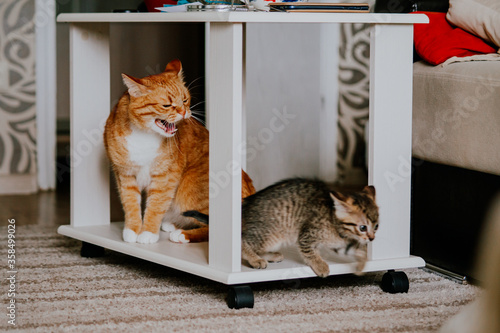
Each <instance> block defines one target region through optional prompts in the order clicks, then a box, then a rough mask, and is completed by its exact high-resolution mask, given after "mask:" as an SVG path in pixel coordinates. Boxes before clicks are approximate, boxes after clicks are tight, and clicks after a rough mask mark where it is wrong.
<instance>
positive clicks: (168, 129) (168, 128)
mask: <svg viewBox="0 0 500 333" xmlns="http://www.w3.org/2000/svg"><path fill="white" fill-rule="evenodd" d="M155 124H156V126H158V127H159V128H161V129H162V130H163V131H164V132H165V133H167V134H169V135H174V134H175V132H177V127H175V124H173V123H169V122H168V121H166V120H163V119H156V120H155Z"/></svg>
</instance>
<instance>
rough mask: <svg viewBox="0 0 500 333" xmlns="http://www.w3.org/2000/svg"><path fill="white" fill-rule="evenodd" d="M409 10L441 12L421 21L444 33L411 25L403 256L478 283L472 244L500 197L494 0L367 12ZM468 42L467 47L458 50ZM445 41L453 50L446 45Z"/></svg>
mask: <svg viewBox="0 0 500 333" xmlns="http://www.w3.org/2000/svg"><path fill="white" fill-rule="evenodd" d="M415 7H416V8H415ZM415 9H416V10H417V11H424V12H426V11H429V12H436V13H442V14H436V15H434V14H433V13H430V14H429V16H430V18H431V17H434V16H435V17H436V18H439V19H440V20H443V22H444V21H446V22H447V23H446V24H448V26H447V27H446V29H448V30H446V31H445V32H443V31H444V30H439V33H438V34H437V35H436V36H431V35H432V34H433V33H435V32H436V30H438V29H441V28H439V27H436V26H428V27H423V28H417V27H415V46H416V47H415V49H416V52H415V62H414V65H413V66H414V67H413V68H414V79H413V80H414V81H413V166H412V210H411V253H412V254H414V255H418V256H421V257H423V258H424V259H425V260H426V262H427V264H428V265H429V267H432V268H435V269H437V270H439V271H441V272H445V273H448V274H449V275H451V276H454V277H457V278H459V279H460V280H461V281H464V280H473V281H474V280H481V277H480V276H478V275H477V273H476V270H475V268H476V266H477V262H476V258H477V255H478V253H477V252H478V248H479V245H480V244H479V242H480V239H481V233H482V230H483V225H484V220H485V217H486V214H487V212H488V211H489V209H490V205H491V201H492V199H493V198H494V197H495V194H497V193H498V192H499V191H500V61H498V58H499V57H500V55H498V54H494V53H495V52H497V51H498V46H499V44H500V1H497V0H450V1H449V2H448V1H447V0H445V1H442V0H440V1H405V0H401V1H394V0H388V1H377V3H376V6H375V11H378V12H412V11H415ZM444 13H446V14H444ZM432 22H433V19H432V18H431V23H432ZM443 24H444V23H443ZM418 29H424V30H423V32H422V31H421V30H418ZM453 31H454V32H453ZM448 33H449V34H448ZM455 33H457V34H460V35H459V36H458V35H455ZM419 34H420V35H419ZM444 34H447V35H446V36H444ZM457 36H458V37H457ZM469 39H470V40H471V43H472V44H473V45H472V46H470V45H469V44H467V45H462V44H463V43H464V41H465V40H469ZM429 40H430V41H429ZM453 41H455V42H457V43H458V45H457V44H455V45H451V47H450V45H448V44H450V43H453ZM423 44H425V45H423ZM422 45H423V46H422ZM447 47H449V49H446V48H447ZM491 50H493V51H491ZM428 52H434V53H432V54H430V56H429V54H427V53H428ZM450 52H451V53H450ZM484 52H487V53H485V54H484ZM453 55H458V56H456V57H453ZM443 59H446V60H445V61H443ZM499 236H500V235H499Z"/></svg>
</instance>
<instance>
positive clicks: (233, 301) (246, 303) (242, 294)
mask: <svg viewBox="0 0 500 333" xmlns="http://www.w3.org/2000/svg"><path fill="white" fill-rule="evenodd" d="M253 302H254V298H253V291H252V288H250V287H249V286H234V287H230V288H229V292H228V293H227V306H228V307H229V308H230V309H242V308H253Z"/></svg>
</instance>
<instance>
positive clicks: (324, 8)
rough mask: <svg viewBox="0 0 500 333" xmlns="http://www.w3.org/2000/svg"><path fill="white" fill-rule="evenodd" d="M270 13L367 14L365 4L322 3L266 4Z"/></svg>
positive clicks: (367, 7)
mask: <svg viewBox="0 0 500 333" xmlns="http://www.w3.org/2000/svg"><path fill="white" fill-rule="evenodd" d="M268 6H269V8H270V10H271V11H279V12H318V13H368V12H369V11H370V7H369V6H368V4H367V3H322V2H274V3H270V4H268Z"/></svg>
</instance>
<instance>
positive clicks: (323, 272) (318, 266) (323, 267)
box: [311, 261, 330, 277]
mask: <svg viewBox="0 0 500 333" xmlns="http://www.w3.org/2000/svg"><path fill="white" fill-rule="evenodd" d="M311 268H312V270H313V271H314V273H316V275H317V276H319V277H327V276H328V275H330V267H328V264H327V263H326V262H324V261H322V262H317V263H315V264H314V265H311Z"/></svg>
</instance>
